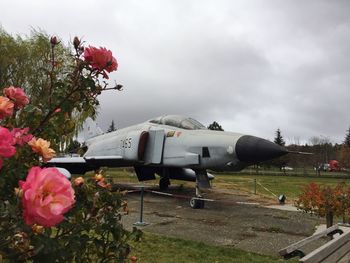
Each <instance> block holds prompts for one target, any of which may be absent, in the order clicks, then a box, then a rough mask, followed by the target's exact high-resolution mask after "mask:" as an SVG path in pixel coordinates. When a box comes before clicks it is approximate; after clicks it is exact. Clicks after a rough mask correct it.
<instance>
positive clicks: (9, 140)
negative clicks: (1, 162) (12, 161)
mask: <svg viewBox="0 0 350 263" xmlns="http://www.w3.org/2000/svg"><path fill="white" fill-rule="evenodd" d="M14 144H15V140H14V139H13V135H12V133H11V132H10V131H9V130H8V129H7V128H4V127H1V126H0V157H5V158H9V157H11V156H13V155H15V153H16V148H15V147H14Z"/></svg>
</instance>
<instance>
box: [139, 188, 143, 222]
mask: <svg viewBox="0 0 350 263" xmlns="http://www.w3.org/2000/svg"><path fill="white" fill-rule="evenodd" d="M143 189H144V188H143V187H141V210H140V223H143V219H142V217H143V193H144V191H143Z"/></svg>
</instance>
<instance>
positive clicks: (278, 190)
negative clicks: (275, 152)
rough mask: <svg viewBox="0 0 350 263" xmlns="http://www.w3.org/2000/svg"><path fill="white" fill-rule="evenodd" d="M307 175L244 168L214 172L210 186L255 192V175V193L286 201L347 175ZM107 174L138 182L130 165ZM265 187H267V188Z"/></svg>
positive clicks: (122, 179)
mask: <svg viewBox="0 0 350 263" xmlns="http://www.w3.org/2000/svg"><path fill="white" fill-rule="evenodd" d="M308 174H309V175H308V176H302V174H295V171H294V173H293V174H290V173H289V172H288V173H287V175H283V174H282V173H281V172H278V171H277V170H272V171H271V172H269V171H260V172H259V174H255V172H254V171H252V170H244V171H243V172H239V173H227V174H225V173H218V174H215V173H214V175H215V179H214V180H213V186H214V187H216V188H219V189H240V190H243V191H246V192H250V193H254V179H256V181H257V184H256V193H257V194H258V195H262V196H264V197H269V198H273V199H275V196H274V195H273V194H275V195H277V196H278V195H280V194H284V195H286V196H287V200H288V201H293V200H294V199H295V198H296V197H297V196H298V195H299V194H300V192H301V189H302V188H303V187H304V186H305V185H307V184H309V183H311V182H316V183H318V184H321V185H332V186H334V185H336V184H338V183H341V182H345V183H346V182H347V181H349V179H348V178H347V177H346V174H335V173H323V175H321V176H320V177H317V176H315V175H314V174H312V175H311V174H310V173H308ZM106 175H107V177H110V178H112V180H113V182H115V183H117V182H123V183H138V180H137V177H136V175H135V174H134V173H133V170H132V169H130V168H119V169H108V170H106ZM145 183H146V184H151V185H157V184H158V179H156V180H151V181H146V182H145ZM171 183H172V185H185V186H187V187H194V183H193V182H184V181H177V180H171ZM266 189H268V190H266Z"/></svg>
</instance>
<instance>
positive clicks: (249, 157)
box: [236, 135, 288, 163]
mask: <svg viewBox="0 0 350 263" xmlns="http://www.w3.org/2000/svg"><path fill="white" fill-rule="evenodd" d="M287 153H288V151H287V150H286V149H285V148H284V147H282V146H279V145H278V144H275V143H273V142H270V141H268V140H265V139H262V138H258V137H255V136H250V135H243V136H242V137H241V138H239V139H238V141H237V143H236V154H237V157H238V159H239V160H240V161H241V162H246V163H258V162H262V161H267V160H270V159H273V158H277V157H280V156H282V155H285V154H287Z"/></svg>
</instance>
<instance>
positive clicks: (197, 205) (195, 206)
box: [190, 198, 204, 209]
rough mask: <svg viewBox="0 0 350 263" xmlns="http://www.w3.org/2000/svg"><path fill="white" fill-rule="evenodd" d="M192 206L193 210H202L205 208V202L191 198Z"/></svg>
mask: <svg viewBox="0 0 350 263" xmlns="http://www.w3.org/2000/svg"><path fill="white" fill-rule="evenodd" d="M190 206H191V207H192V208H193V209H202V208H204V200H199V199H197V198H191V200H190Z"/></svg>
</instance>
